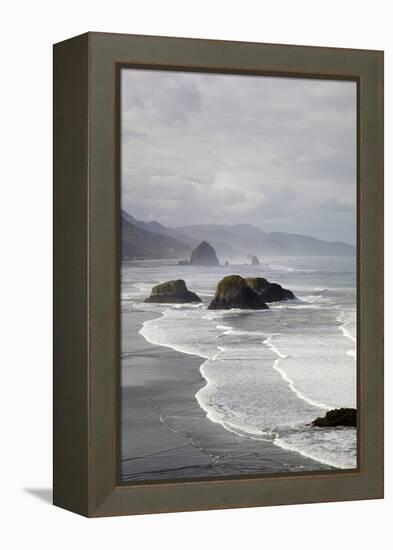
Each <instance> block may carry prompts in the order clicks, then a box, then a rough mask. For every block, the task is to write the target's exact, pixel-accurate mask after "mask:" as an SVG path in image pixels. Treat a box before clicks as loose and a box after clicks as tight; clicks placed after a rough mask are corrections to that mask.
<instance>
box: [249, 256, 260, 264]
mask: <svg viewBox="0 0 393 550" xmlns="http://www.w3.org/2000/svg"><path fill="white" fill-rule="evenodd" d="M251 265H261V264H260V261H259V260H258V258H257V257H256V256H253V257H252V258H251Z"/></svg>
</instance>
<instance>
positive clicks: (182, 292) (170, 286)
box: [145, 279, 202, 304]
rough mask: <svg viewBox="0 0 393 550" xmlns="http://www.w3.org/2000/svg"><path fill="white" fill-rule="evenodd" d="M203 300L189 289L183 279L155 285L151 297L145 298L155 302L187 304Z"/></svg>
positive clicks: (149, 301) (147, 300)
mask: <svg viewBox="0 0 393 550" xmlns="http://www.w3.org/2000/svg"><path fill="white" fill-rule="evenodd" d="M201 301H202V300H201V299H200V298H199V296H198V295H197V294H195V293H194V292H191V291H190V290H188V288H187V287H186V283H185V282H184V281H183V279H178V280H177V281H168V282H167V283H162V284H160V285H156V286H153V288H152V290H151V294H150V296H149V298H146V300H145V302H148V303H154V304H161V303H163V304H186V303H188V302H201Z"/></svg>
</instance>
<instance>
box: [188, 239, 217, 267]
mask: <svg viewBox="0 0 393 550" xmlns="http://www.w3.org/2000/svg"><path fill="white" fill-rule="evenodd" d="M219 263H220V262H219V261H218V258H217V254H216V251H215V250H214V248H213V247H212V246H211V245H210V244H209V243H208V242H206V241H203V242H201V243H200V244H199V245H198V246H197V247H196V248H194V250H193V251H192V253H191V258H190V261H189V264H190V265H219Z"/></svg>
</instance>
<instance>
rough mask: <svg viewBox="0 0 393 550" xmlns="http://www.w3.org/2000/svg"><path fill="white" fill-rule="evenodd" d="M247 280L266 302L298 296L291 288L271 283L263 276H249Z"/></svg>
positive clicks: (292, 298) (293, 298)
mask: <svg viewBox="0 0 393 550" xmlns="http://www.w3.org/2000/svg"><path fill="white" fill-rule="evenodd" d="M245 281H246V284H247V285H248V286H249V287H250V288H251V289H252V290H253V291H254V292H257V293H258V294H259V295H260V296H261V298H262V299H263V301H264V302H266V303H270V302H281V301H282V300H295V299H296V296H295V295H294V293H293V292H292V291H291V290H287V289H286V288H283V287H282V286H281V285H279V284H278V283H270V282H269V281H268V280H266V279H263V278H262V277H248V278H247V279H245Z"/></svg>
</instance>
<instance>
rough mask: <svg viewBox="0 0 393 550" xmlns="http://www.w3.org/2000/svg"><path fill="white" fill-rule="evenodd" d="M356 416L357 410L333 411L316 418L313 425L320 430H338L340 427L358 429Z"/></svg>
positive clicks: (343, 409)
mask: <svg viewBox="0 0 393 550" xmlns="http://www.w3.org/2000/svg"><path fill="white" fill-rule="evenodd" d="M356 416H357V415H356V409H349V408H342V409H333V410H331V411H328V412H327V413H326V415H325V416H323V417H319V418H316V419H315V420H314V421H313V422H312V425H313V426H317V427H318V428H336V427H338V426H351V427H353V428H356Z"/></svg>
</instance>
